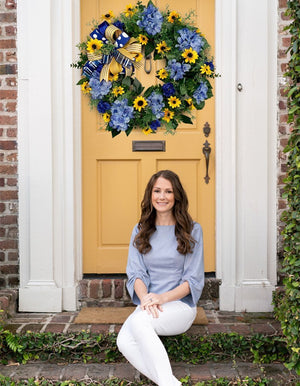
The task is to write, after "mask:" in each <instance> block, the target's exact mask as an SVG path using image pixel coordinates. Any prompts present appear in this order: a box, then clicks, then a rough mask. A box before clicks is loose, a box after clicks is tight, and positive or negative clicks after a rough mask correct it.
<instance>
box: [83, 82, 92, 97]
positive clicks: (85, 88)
mask: <svg viewBox="0 0 300 386" xmlns="http://www.w3.org/2000/svg"><path fill="white" fill-rule="evenodd" d="M81 90H82V92H83V93H84V94H89V93H90V91H91V87H90V85H89V82H88V81H86V82H83V83H82V85H81Z"/></svg>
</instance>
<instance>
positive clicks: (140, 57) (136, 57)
mask: <svg viewBox="0 0 300 386" xmlns="http://www.w3.org/2000/svg"><path fill="white" fill-rule="evenodd" d="M142 59H143V54H142V53H141V52H139V53H138V54H136V55H135V61H136V62H140V61H141V60H142Z"/></svg>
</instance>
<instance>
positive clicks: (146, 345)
mask: <svg viewBox="0 0 300 386" xmlns="http://www.w3.org/2000/svg"><path fill="white" fill-rule="evenodd" d="M162 307H163V312H159V317H158V318H153V316H152V315H149V314H148V313H147V311H143V310H142V309H141V308H140V307H139V306H138V307H137V308H136V309H135V311H134V312H133V313H132V314H131V315H130V316H129V317H128V318H127V320H126V321H125V323H124V324H123V326H122V328H121V330H120V332H119V335H118V339H117V345H118V348H119V350H120V351H121V353H122V354H123V355H124V356H125V358H126V359H127V360H128V361H129V362H130V363H131V364H132V365H133V366H134V367H135V368H136V369H137V370H138V371H139V372H140V373H142V374H144V375H145V376H146V377H148V378H149V379H151V380H152V381H153V382H154V383H156V384H157V385H159V386H172V385H181V383H180V382H179V381H178V379H176V378H175V376H174V375H173V373H172V369H171V365H170V361H169V358H168V354H167V352H166V350H165V347H164V345H163V344H162V342H161V340H160V339H159V337H158V335H178V334H182V333H183V332H185V331H187V330H188V329H189V328H190V327H191V325H192V323H193V321H194V319H195V317H196V312H197V309H196V307H193V308H192V307H190V306H188V305H187V304H185V303H183V302H181V301H174V302H170V303H165V304H163V306H162Z"/></svg>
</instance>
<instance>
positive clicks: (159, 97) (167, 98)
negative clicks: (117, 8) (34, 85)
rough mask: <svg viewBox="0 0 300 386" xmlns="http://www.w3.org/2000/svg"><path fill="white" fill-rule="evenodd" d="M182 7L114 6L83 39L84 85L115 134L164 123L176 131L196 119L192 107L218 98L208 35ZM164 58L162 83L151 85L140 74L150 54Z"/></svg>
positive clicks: (78, 65)
mask: <svg viewBox="0 0 300 386" xmlns="http://www.w3.org/2000/svg"><path fill="white" fill-rule="evenodd" d="M191 16H192V13H190V14H189V15H187V16H185V17H184V18H183V17H182V16H181V15H179V13H178V12H176V11H170V10H168V9H167V10H166V11H164V12H161V11H159V10H158V8H156V7H155V6H154V4H153V3H152V2H151V1H150V2H149V3H148V4H147V6H145V5H143V4H142V3H141V2H140V1H139V2H137V4H136V5H135V6H132V4H128V5H127V6H126V9H125V10H124V11H123V12H122V13H121V14H120V15H119V17H117V18H115V16H114V14H113V12H112V11H109V12H108V13H107V14H105V15H102V21H101V22H100V24H99V23H98V22H95V21H94V22H93V30H92V31H91V33H90V35H89V36H88V37H87V38H86V40H85V41H83V42H81V43H80V44H78V48H79V50H80V53H79V59H78V61H77V62H75V63H73V64H72V66H73V67H75V68H80V69H82V78H81V79H80V81H79V82H78V83H77V84H79V85H81V89H82V91H83V93H84V94H87V95H88V97H89V101H90V105H91V106H92V107H96V108H97V110H98V112H99V113H100V114H101V115H102V117H103V120H104V122H105V124H106V130H108V131H110V132H111V133H112V136H113V137H115V136H116V135H118V134H120V133H121V132H122V131H125V133H126V134H127V135H129V134H130V133H131V131H132V130H133V129H137V128H139V129H140V128H141V129H143V132H144V133H145V134H150V133H155V132H156V131H157V129H158V128H159V127H164V128H165V130H166V132H170V133H174V132H175V130H176V128H177V126H178V124H179V123H180V122H183V123H189V124H192V110H193V109H197V110H200V109H203V107H204V105H205V100H206V99H208V98H210V97H212V95H213V94H212V86H211V83H210V79H212V78H214V77H215V76H216V74H215V70H214V64H213V59H212V58H211V57H210V56H209V48H210V45H209V44H208V42H207V40H206V38H205V37H204V36H203V34H202V33H201V32H200V31H199V30H198V29H197V28H196V27H194V26H193V25H192V22H191ZM150 55H153V58H154V60H163V62H162V63H164V66H163V67H162V68H161V69H159V70H158V71H157V73H156V77H157V78H158V79H159V82H158V83H159V84H157V85H153V86H151V87H149V88H147V89H146V90H145V89H144V87H143V86H142V84H141V82H140V81H139V80H138V79H137V78H136V77H135V76H134V71H135V68H138V67H139V66H141V65H142V64H143V62H144V60H145V58H149V56H150Z"/></svg>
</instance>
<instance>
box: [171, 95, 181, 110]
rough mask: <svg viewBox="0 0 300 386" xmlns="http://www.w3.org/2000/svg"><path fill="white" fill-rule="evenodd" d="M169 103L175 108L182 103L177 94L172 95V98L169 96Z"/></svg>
mask: <svg viewBox="0 0 300 386" xmlns="http://www.w3.org/2000/svg"><path fill="white" fill-rule="evenodd" d="M168 103H169V106H170V107H172V109H175V107H179V106H180V105H181V100H180V99H178V98H177V97H176V96H170V98H168Z"/></svg>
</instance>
